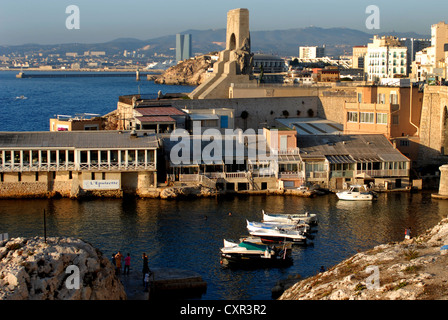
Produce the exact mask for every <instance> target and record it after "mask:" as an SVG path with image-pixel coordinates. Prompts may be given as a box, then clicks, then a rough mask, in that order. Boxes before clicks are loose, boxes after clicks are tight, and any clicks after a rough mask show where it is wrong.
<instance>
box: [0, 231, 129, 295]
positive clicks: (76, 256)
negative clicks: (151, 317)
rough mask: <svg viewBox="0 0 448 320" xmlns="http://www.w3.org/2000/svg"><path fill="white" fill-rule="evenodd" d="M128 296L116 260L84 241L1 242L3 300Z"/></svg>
mask: <svg viewBox="0 0 448 320" xmlns="http://www.w3.org/2000/svg"><path fill="white" fill-rule="evenodd" d="M78 275H79V277H78ZM78 284H79V286H78ZM125 299H126V293H125V291H124V288H123V285H122V284H121V282H120V280H119V279H118V278H117V276H116V275H115V270H114V267H113V265H112V263H111V262H110V261H109V260H108V259H107V258H106V257H105V256H103V255H102V253H101V252H100V251H98V250H97V249H95V248H94V247H92V246H91V245H90V244H88V243H86V242H84V241H82V240H79V239H73V238H55V237H51V238H47V241H46V243H45V241H44V239H43V238H40V237H35V238H13V239H10V240H7V241H1V242H0V300H125Z"/></svg>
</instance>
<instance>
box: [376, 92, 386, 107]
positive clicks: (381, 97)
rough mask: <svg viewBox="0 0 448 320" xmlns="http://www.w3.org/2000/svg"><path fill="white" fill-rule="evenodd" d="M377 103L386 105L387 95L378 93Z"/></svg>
mask: <svg viewBox="0 0 448 320" xmlns="http://www.w3.org/2000/svg"><path fill="white" fill-rule="evenodd" d="M376 103H379V104H385V103H386V95H385V94H384V93H378V95H377V101H376Z"/></svg>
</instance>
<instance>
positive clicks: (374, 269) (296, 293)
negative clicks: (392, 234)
mask: <svg viewBox="0 0 448 320" xmlns="http://www.w3.org/2000/svg"><path fill="white" fill-rule="evenodd" d="M447 244H448V218H447V219H443V220H442V221H441V222H440V223H439V224H438V225H436V226H435V227H434V228H432V229H430V230H428V231H427V232H426V233H425V234H423V235H420V236H418V237H416V238H413V239H409V240H404V241H402V242H399V243H389V244H384V245H379V246H376V247H375V248H373V249H371V250H368V251H366V252H361V253H357V254H356V255H354V256H353V257H351V258H349V259H347V260H345V261H343V262H341V263H339V264H338V265H336V266H334V267H332V268H331V269H329V270H327V271H325V272H322V273H319V274H318V275H315V276H313V277H310V278H307V279H304V280H302V281H300V282H297V283H296V284H294V285H293V286H292V287H290V288H289V289H287V290H286V291H285V292H284V293H283V294H282V295H281V297H280V298H279V299H280V300H447V299H448V268H447V265H448V254H445V251H447V250H441V249H442V248H446V245H447Z"/></svg>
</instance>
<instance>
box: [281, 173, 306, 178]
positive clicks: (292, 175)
mask: <svg viewBox="0 0 448 320" xmlns="http://www.w3.org/2000/svg"><path fill="white" fill-rule="evenodd" d="M278 178H279V179H303V178H304V174H303V172H279V173H278Z"/></svg>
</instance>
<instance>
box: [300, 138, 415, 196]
mask: <svg viewBox="0 0 448 320" xmlns="http://www.w3.org/2000/svg"><path fill="white" fill-rule="evenodd" d="M297 147H298V148H299V149H300V157H301V161H302V168H303V172H304V175H305V181H306V183H308V184H316V185H319V186H321V187H327V188H330V189H332V190H335V189H345V188H347V187H348V185H350V184H367V185H370V184H371V183H372V184H373V185H375V186H378V187H380V188H403V187H409V186H410V183H411V182H410V179H409V170H410V166H411V164H410V160H409V159H408V158H407V157H405V156H404V155H403V154H402V153H401V152H400V151H399V150H397V149H396V148H395V147H394V145H393V144H392V143H390V141H389V140H388V139H386V138H385V137H384V136H383V135H381V134H369V135H366V134H350V135H303V136H298V140H297Z"/></svg>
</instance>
